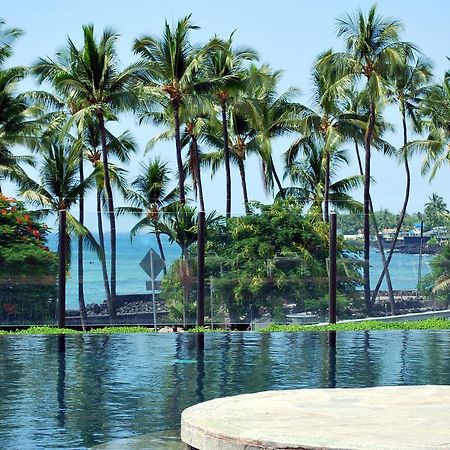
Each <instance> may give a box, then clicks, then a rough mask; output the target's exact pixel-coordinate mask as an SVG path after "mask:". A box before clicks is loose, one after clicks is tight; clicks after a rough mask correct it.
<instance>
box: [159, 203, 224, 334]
mask: <svg viewBox="0 0 450 450" xmlns="http://www.w3.org/2000/svg"><path fill="white" fill-rule="evenodd" d="M164 212H165V214H163V216H162V218H161V220H160V221H159V222H158V223H157V224H156V229H155V231H156V230H158V232H159V233H162V234H165V235H166V236H167V237H168V238H169V242H170V243H174V242H175V243H176V244H178V246H179V247H180V249H181V261H180V265H179V269H180V280H181V282H182V285H183V325H184V326H185V325H186V305H187V303H188V300H189V294H190V285H191V283H190V279H191V276H192V268H191V267H190V266H189V262H188V260H187V259H188V256H189V248H190V247H191V246H192V245H193V244H194V243H195V242H197V238H198V215H197V210H196V208H194V207H191V206H188V205H183V204H181V203H180V202H174V203H171V204H170V205H169V206H168V207H167V208H165V211H164ZM218 220H220V218H219V217H218V216H216V214H215V212H214V211H213V212H211V213H209V214H208V215H207V216H206V217H205V227H206V232H208V228H209V227H210V225H212V224H213V223H214V222H216V221H218ZM152 225H153V224H152Z"/></svg>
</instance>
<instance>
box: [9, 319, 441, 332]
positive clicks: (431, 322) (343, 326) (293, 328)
mask: <svg viewBox="0 0 450 450" xmlns="http://www.w3.org/2000/svg"><path fill="white" fill-rule="evenodd" d="M370 330H386V331H389V330H450V320H448V319H442V318H435V319H427V320H417V321H414V322H413V321H408V322H380V321H376V320H368V321H365V322H346V323H337V324H336V325H269V326H268V327H266V328H262V329H261V330H258V331H261V332H298V331H370ZM227 331H229V330H225V329H220V328H217V329H214V330H211V329H210V328H209V327H195V328H191V329H190V330H188V332H189V333H223V332H227ZM154 332H155V330H154V329H153V328H147V327H142V326H117V327H103V328H95V329H92V330H89V331H85V332H83V331H78V330H72V329H70V328H61V329H60V328H56V327H50V326H31V327H29V328H25V329H23V330H13V331H4V330H0V335H11V334H13V335H15V334H18V335H23V334H118V333H154Z"/></svg>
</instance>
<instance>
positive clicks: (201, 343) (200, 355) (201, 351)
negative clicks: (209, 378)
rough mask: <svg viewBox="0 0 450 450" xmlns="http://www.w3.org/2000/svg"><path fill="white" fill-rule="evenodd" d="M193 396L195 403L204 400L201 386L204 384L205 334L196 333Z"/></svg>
mask: <svg viewBox="0 0 450 450" xmlns="http://www.w3.org/2000/svg"><path fill="white" fill-rule="evenodd" d="M195 381H196V383H195V397H196V400H197V403H201V402H204V401H205V396H204V394H203V388H204V384H205V335H204V333H198V334H197V374H196V377H195Z"/></svg>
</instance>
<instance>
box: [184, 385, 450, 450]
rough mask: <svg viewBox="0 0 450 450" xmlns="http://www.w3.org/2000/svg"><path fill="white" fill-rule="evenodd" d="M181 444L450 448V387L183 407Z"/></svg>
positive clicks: (236, 448) (238, 449) (244, 448)
mask: <svg viewBox="0 0 450 450" xmlns="http://www.w3.org/2000/svg"><path fill="white" fill-rule="evenodd" d="M181 439H182V440H183V442H185V443H187V444H189V445H191V446H192V448H195V449H199V450H261V449H264V450H273V449H277V450H281V449H283V450H287V449H289V450H293V449H303V450H305V449H308V450H312V449H320V450H324V449H327V450H332V449H336V450H337V449H339V450H375V449H376V450H388V449H389V450H436V449H450V386H404V387H381V388H363V389H301V390H292V391H269V392H262V393H258V394H248V395H239V396H236V397H226V398H221V399H216V400H211V401H209V402H205V403H201V404H198V405H195V406H192V407H190V408H188V409H186V410H185V411H184V412H183V414H182V418H181Z"/></svg>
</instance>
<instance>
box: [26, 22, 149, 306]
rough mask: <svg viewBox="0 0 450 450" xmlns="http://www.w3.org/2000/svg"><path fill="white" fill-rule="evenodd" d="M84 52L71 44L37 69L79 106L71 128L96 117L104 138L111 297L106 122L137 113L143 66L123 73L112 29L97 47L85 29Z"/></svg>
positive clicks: (113, 267)
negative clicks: (137, 83)
mask: <svg viewBox="0 0 450 450" xmlns="http://www.w3.org/2000/svg"><path fill="white" fill-rule="evenodd" d="M83 37H84V41H83V46H82V48H81V49H77V47H76V46H75V44H74V43H73V42H72V40H71V39H70V38H69V39H68V42H67V47H66V49H64V50H63V51H61V52H59V53H58V54H57V58H56V60H55V61H54V60H52V59H49V58H47V59H42V58H41V59H40V60H39V62H38V63H37V64H36V65H35V66H34V68H33V70H34V73H35V74H36V75H37V77H38V80H39V81H41V82H42V81H48V82H50V83H51V84H52V86H53V87H54V89H55V91H56V92H57V93H58V94H61V96H62V97H63V98H70V99H72V101H73V102H75V103H76V104H77V112H76V113H75V114H73V116H72V117H71V118H70V120H69V121H68V122H67V124H66V127H65V129H66V130H69V129H70V128H71V126H72V125H73V124H74V123H77V124H78V125H79V127H80V128H83V123H84V122H85V121H86V120H88V118H89V117H92V116H95V118H96V120H97V123H98V127H99V133H100V141H101V149H102V163H103V167H105V168H106V170H105V171H104V184H105V195H106V199H107V205H108V216H109V222H110V234H111V296H112V298H113V299H114V298H115V296H116V291H117V282H116V280H117V275H116V267H117V237H116V221H115V216H114V200H113V192H112V187H111V179H110V173H109V167H110V166H109V164H108V156H109V149H108V142H107V140H108V138H107V130H106V126H105V122H106V121H108V120H111V119H114V118H115V115H116V114H117V113H119V112H121V111H124V110H129V109H131V108H133V107H134V106H135V105H136V103H137V101H138V97H137V93H136V89H135V81H136V78H135V77H136V74H137V72H138V71H139V70H140V66H139V65H138V64H135V65H131V66H129V67H127V68H126V69H124V70H122V71H120V70H119V69H118V66H119V64H118V56H117V53H116V49H115V46H116V41H117V38H118V34H116V33H114V32H113V31H112V30H110V29H106V30H105V31H104V32H103V35H102V36H101V38H100V39H99V40H98V41H97V40H96V38H95V35H94V26H93V25H87V26H84V27H83Z"/></svg>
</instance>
